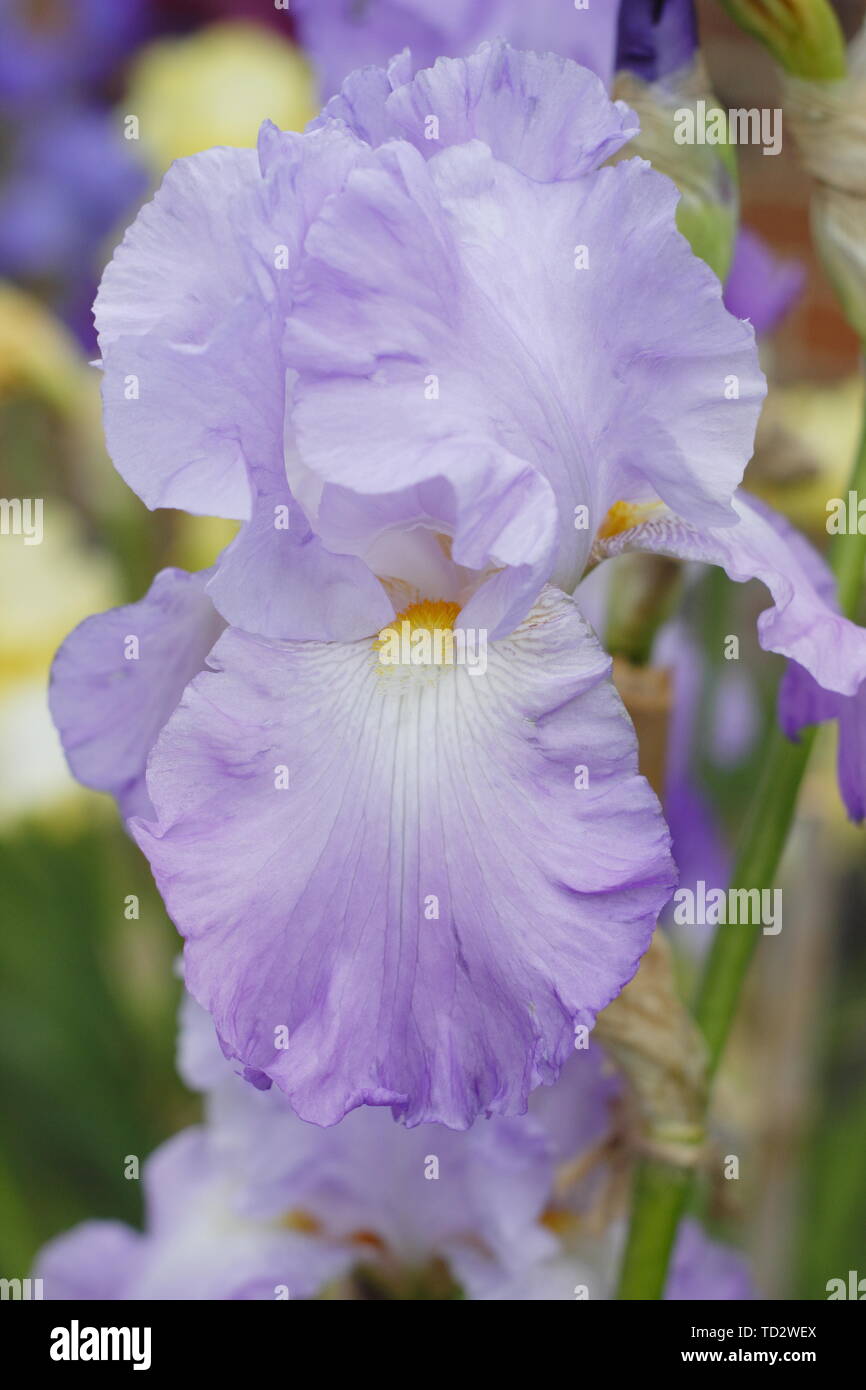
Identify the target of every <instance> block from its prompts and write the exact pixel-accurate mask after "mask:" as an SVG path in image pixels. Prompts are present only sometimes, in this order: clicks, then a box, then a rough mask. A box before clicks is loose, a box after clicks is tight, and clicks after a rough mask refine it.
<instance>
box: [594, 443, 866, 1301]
mask: <svg viewBox="0 0 866 1390" xmlns="http://www.w3.org/2000/svg"><path fill="white" fill-rule="evenodd" d="M850 487H851V489H852V490H853V491H854V492H856V493H857V495H858V496H859V497H866V419H864V426H863V433H862V436H861V440H860V447H859V450H858V455H857V459H856V462H855V464H854V470H853V473H852V476H851V482H850ZM849 520H850V518H849ZM853 520H854V526H855V528H856V524H857V521H856V518H854V519H853ZM830 563H831V565H832V567H833V570H834V572H835V574H836V579H837V583H838V593H839V603H840V606H841V608H842V611H843V612H844V613H845V614H846V615H847V616H848V617H855V616H856V614H857V609H858V606H859V602H860V594H861V590H862V584H863V571H864V567H866V536H862V535H860V534H859V533H858V532H857V531H856V529H855V531H854V534H849V535H844V536H837V537H834V539H833V542H832V544H831V547H830ZM815 733H816V730H815V729H807V730H806V731H805V732H804V733H803V734H802V736H801V738H800V741H799V743H791V742H790V741H789V740H788V739H786V738H785V736H784V735H783V734H782V732H781V731H780V730H779V729H775V730H774V732H773V733H772V735H771V736H770V739H769V742H768V745H767V749H766V751H765V754H764V757H763V759H762V762H763V774H762V776H761V779H760V781H759V783H758V788H757V791H756V792H755V796H754V799H753V801H752V805H751V807H750V810H749V813H748V816H747V819H746V822H745V825H744V827H743V832H742V838H741V844H740V850H739V853H738V855H737V859H736V862H735V865H734V870H733V874H732V877H731V886H732V887H734V888H769V887H772V885H773V880H774V878H775V876H776V872H777V870H778V867H779V863H780V861H781V858H782V852H783V850H784V848H785V842H786V840H787V837H788V832H789V830H790V828H791V822H792V821H793V819H794V810H795V807H796V802H797V793H798V791H799V789H800V783H801V782H802V780H803V774H804V773H805V771H806V766H807V764H808V761H809V756H810V754H811V752H812V747H813V744H814V742H815ZM760 934H761V926H760V924H758V925H756V926H755V925H748V926H731V925H728V926H720V927H719V928H718V930H717V931H716V934H715V937H714V939H713V945H712V948H711V950H710V953H709V956H708V959H707V962H706V966H705V968H704V974H703V979H702V981H701V985H700V989H699V991H698V997H697V1002H696V1005H695V1018H696V1020H697V1022H698V1024H699V1025H700V1027H701V1030H702V1032H703V1034H704V1036H705V1038H706V1041H707V1054H708V1072H709V1077H710V1079H711V1078H712V1077H713V1076H714V1074H715V1072H716V1070H717V1068H718V1065H719V1062H720V1060H721V1057H722V1053H723V1051H724V1047H725V1043H726V1042H727V1039H728V1034H729V1033H730V1030H731V1025H732V1023H733V1021H734V1018H735V1016H736V1012H737V1005H738V1003H739V998H740V993H741V990H742V986H743V981H744V980H745V978H746V974H747V972H748V968H749V963H750V961H751V959H752V955H753V954H754V951H755V948H756V946H757V944H758V940H759V938H760ZM693 1185H694V1174H693V1172H692V1171H691V1170H689V1169H683V1168H677V1167H674V1166H673V1165H671V1164H667V1163H664V1162H662V1161H660V1160H659V1159H645V1160H643V1161H642V1162H641V1163H640V1164H639V1166H638V1172H637V1176H636V1179H635V1186H634V1193H633V1198H632V1215H631V1224H630V1227H629V1233H628V1238H627V1241H626V1248H625V1255H624V1258H623V1266H622V1273H621V1276H620V1284H619V1290H618V1295H617V1296H618V1297H619V1298H621V1299H631V1300H657V1299H660V1298H662V1296H663V1293H664V1287H665V1283H666V1280H667V1269H668V1262H669V1260H670V1255H671V1251H672V1249H673V1245H674V1241H675V1239H676V1233H677V1226H678V1225H679V1222H680V1218H681V1217H682V1215H683V1213H684V1211H685V1209H686V1206H687V1204H688V1201H689V1197H690V1195H691V1191H692V1188H693Z"/></svg>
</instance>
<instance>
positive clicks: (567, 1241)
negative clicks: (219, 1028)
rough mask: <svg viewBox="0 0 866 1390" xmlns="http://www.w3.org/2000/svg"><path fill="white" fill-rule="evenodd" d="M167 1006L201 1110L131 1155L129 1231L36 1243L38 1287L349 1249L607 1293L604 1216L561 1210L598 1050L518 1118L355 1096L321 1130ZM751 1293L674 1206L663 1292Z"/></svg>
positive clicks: (502, 1289) (305, 1283)
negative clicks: (430, 1118)
mask: <svg viewBox="0 0 866 1390" xmlns="http://www.w3.org/2000/svg"><path fill="white" fill-rule="evenodd" d="M183 1015H184V1023H183V1030H182V1039H181V1069H182V1072H183V1074H184V1076H185V1078H186V1079H187V1081H188V1083H189V1084H190V1085H191V1086H193V1087H195V1088H196V1089H199V1090H203V1091H204V1092H205V1093H206V1095H207V1117H206V1124H205V1126H204V1127H201V1128H198V1129H190V1130H186V1131H185V1132H184V1133H182V1134H179V1135H177V1136H176V1137H175V1138H174V1139H171V1140H169V1142H168V1143H167V1144H164V1145H163V1146H162V1148H161V1149H159V1150H158V1151H157V1152H156V1153H155V1154H154V1155H153V1157H152V1158H151V1159H150V1160H149V1162H148V1163H147V1165H146V1168H145V1173H144V1182H145V1193H146V1224H145V1231H144V1234H142V1235H139V1234H138V1233H136V1232H133V1231H131V1230H130V1229H129V1228H127V1227H125V1226H122V1225H120V1224H119V1223H116V1222H88V1223H86V1224H85V1225H83V1226H79V1227H77V1228H76V1229H75V1230H73V1231H71V1232H70V1233H69V1234H67V1235H65V1236H61V1237H60V1238H59V1239H58V1240H55V1241H53V1242H51V1244H50V1245H48V1246H47V1247H46V1248H45V1249H44V1250H43V1251H42V1253H41V1255H40V1256H39V1259H38V1264H37V1275H38V1277H41V1278H42V1279H43V1280H44V1283H45V1290H44V1292H45V1296H46V1298H48V1299H63V1298H74V1299H79V1298H84V1299H100V1298H106V1299H170V1300H177V1299H183V1300H187V1299H217V1300H238V1299H262V1300H264V1299H274V1298H275V1297H279V1296H280V1291H281V1290H284V1291H285V1292H283V1293H282V1296H283V1297H285V1296H287V1295H288V1296H291V1298H293V1299H296V1298H301V1299H304V1298H314V1297H316V1296H317V1295H320V1294H321V1293H322V1292H323V1291H324V1290H325V1288H326V1286H327V1285H329V1284H332V1283H333V1282H334V1281H335V1280H338V1279H340V1278H341V1277H345V1276H346V1275H349V1274H351V1272H352V1271H353V1269H356V1268H357V1267H358V1266H364V1267H366V1268H367V1269H368V1270H371V1271H373V1272H374V1273H376V1274H377V1275H378V1277H379V1278H380V1279H381V1280H382V1281H383V1284H384V1287H385V1288H386V1289H388V1288H391V1289H393V1290H394V1291H396V1293H397V1296H399V1290H400V1288H401V1281H402V1287H404V1288H405V1280H406V1277H407V1276H410V1277H411V1278H412V1279H413V1281H414V1283H415V1285H416V1286H417V1283H418V1281H419V1280H420V1281H421V1282H422V1286H423V1280H424V1278H425V1274H427V1273H428V1272H429V1271H431V1270H432V1269H433V1268H434V1267H435V1265H437V1264H439V1265H444V1266H445V1270H446V1272H447V1274H448V1275H449V1276H450V1278H451V1279H453V1280H454V1281H455V1282H456V1283H457V1285H458V1286H459V1287H460V1288H461V1289H462V1291H463V1293H464V1295H465V1296H466V1297H467V1298H469V1299H473V1300H486V1301H491V1300H500V1299H507V1300H527V1299H537V1298H542V1297H543V1298H549V1299H554V1300H558V1301H567V1300H571V1299H573V1297H574V1289H575V1284H577V1283H584V1284H586V1285H587V1288H588V1290H589V1296H590V1297H591V1298H609V1297H610V1296H611V1271H612V1268H613V1266H614V1263H615V1258H616V1252H617V1248H618V1244H619V1240H620V1232H619V1231H618V1230H617V1229H612V1230H611V1231H610V1232H609V1233H605V1234H602V1235H598V1236H594V1237H592V1236H587V1235H586V1234H583V1233H582V1230H581V1223H580V1220H579V1216H580V1212H581V1211H582V1210H584V1209H585V1208H586V1207H587V1205H591V1204H592V1202H593V1200H594V1192H595V1191H596V1189H597V1187H598V1183H599V1181H604V1178H605V1172H604V1167H605V1165H604V1163H603V1162H600V1161H598V1160H597V1161H596V1162H595V1163H594V1164H593V1163H590V1164H588V1165H587V1167H588V1170H589V1172H588V1176H586V1177H584V1178H582V1179H581V1180H580V1181H572V1183H571V1184H570V1185H569V1186H568V1187H567V1188H566V1187H564V1185H563V1183H562V1179H561V1174H562V1172H563V1171H565V1170H566V1169H567V1166H568V1165H574V1163H575V1160H577V1159H579V1158H581V1157H582V1156H584V1155H586V1154H588V1152H589V1151H590V1150H591V1149H592V1148H593V1147H594V1146H601V1144H602V1141H604V1140H605V1138H606V1137H607V1136H608V1135H609V1133H610V1131H611V1125H612V1118H613V1111H612V1104H613V1102H614V1100H615V1098H616V1096H617V1094H618V1091H619V1087H620V1083H619V1081H618V1079H617V1077H616V1076H615V1075H614V1074H613V1073H612V1072H607V1071H606V1070H605V1067H604V1063H603V1059H602V1057H601V1054H600V1052H599V1051H598V1049H596V1048H593V1049H591V1050H590V1051H589V1052H578V1053H575V1055H574V1056H573V1058H572V1060H571V1061H570V1062H569V1063H568V1066H567V1067H566V1069H565V1071H564V1073H563V1078H562V1080H561V1081H560V1082H559V1083H558V1084H557V1085H556V1086H555V1087H552V1088H544V1089H543V1090H542V1091H541V1092H539V1093H538V1094H537V1095H536V1097H535V1098H534V1100H533V1104H532V1107H531V1110H530V1113H529V1115H527V1116H523V1117H521V1118H516V1119H494V1120H490V1121H479V1122H478V1123H477V1124H476V1125H475V1126H474V1127H473V1128H472V1129H471V1130H470V1131H469V1132H468V1133H466V1134H457V1133H454V1132H453V1131H449V1130H444V1129H436V1130H431V1129H429V1128H424V1129H416V1130H411V1131H406V1130H405V1129H404V1128H403V1127H402V1126H400V1125H396V1124H394V1122H393V1120H392V1119H391V1118H390V1117H389V1116H388V1115H386V1114H385V1113H384V1112H383V1111H381V1110H376V1109H365V1110H361V1111H357V1112H355V1113H354V1114H352V1115H350V1116H348V1117H347V1118H346V1120H344V1122H343V1123H342V1124H340V1125H338V1126H336V1127H335V1128H333V1129H329V1130H321V1129H319V1128H317V1127H316V1126H314V1125H307V1124H304V1122H303V1121H302V1120H299V1119H298V1118H297V1117H296V1116H294V1115H293V1114H292V1112H291V1110H290V1109H289V1107H288V1105H287V1104H286V1101H285V1098H284V1097H283V1096H282V1095H281V1094H280V1093H279V1092H278V1091H270V1092H261V1091H256V1090H254V1089H253V1088H252V1087H250V1086H248V1085H246V1084H245V1083H244V1082H243V1081H242V1080H241V1079H240V1078H239V1077H237V1076H235V1075H233V1074H232V1070H231V1068H230V1066H229V1065H228V1064H227V1062H226V1061H225V1059H224V1058H223V1057H222V1056H221V1054H220V1052H219V1049H218V1047H217V1044H216V1039H215V1036H214V1032H213V1028H212V1026H211V1024H210V1021H209V1020H208V1018H207V1016H206V1015H205V1014H204V1013H203V1012H202V1011H201V1010H199V1009H198V1008H197V1007H196V1006H195V1005H194V1004H193V1003H192V1001H191V1000H189V999H187V1000H186V1002H185V1005H184V1011H183ZM549 1217H553V1218H554V1219H550V1220H549V1219H548V1218H549ZM554 1231H555V1232H556V1234H554ZM440 1282H441V1275H440ZM752 1296H753V1290H752V1288H751V1284H750V1281H749V1278H748V1274H747V1272H746V1269H745V1265H744V1262H743V1260H742V1258H741V1257H740V1256H738V1255H737V1254H736V1253H735V1252H734V1251H732V1250H725V1249H723V1248H722V1247H719V1246H714V1245H713V1244H711V1243H710V1242H709V1241H707V1240H706V1238H705V1237H704V1236H703V1234H702V1233H701V1232H700V1229H699V1228H698V1227H697V1226H696V1225H695V1224H694V1223H691V1222H690V1223H687V1224H686V1225H685V1227H684V1229H683V1232H682V1233H681V1236H680V1239H679V1242H678V1246H677V1252H676V1255H675V1258H674V1264H673V1268H672V1273H671V1278H670V1281H669V1285H668V1293H667V1297H668V1298H670V1299H678V1298H692V1299H736V1298H744V1297H745V1298H749V1297H752Z"/></svg>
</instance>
